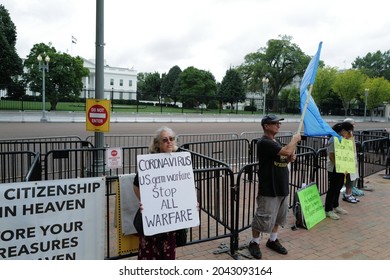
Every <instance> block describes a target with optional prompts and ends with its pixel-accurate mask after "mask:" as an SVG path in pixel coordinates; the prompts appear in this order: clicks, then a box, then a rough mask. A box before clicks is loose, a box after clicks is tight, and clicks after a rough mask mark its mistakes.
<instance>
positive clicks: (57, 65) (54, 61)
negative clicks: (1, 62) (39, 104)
mask: <svg viewBox="0 0 390 280" xmlns="http://www.w3.org/2000/svg"><path fill="white" fill-rule="evenodd" d="M38 55H41V56H43V59H45V57H46V56H49V57H50V62H49V71H47V73H46V75H45V84H46V85H45V93H46V98H47V100H48V101H49V102H50V110H56V106H57V103H58V101H59V100H61V99H76V98H77V97H79V96H80V93H81V91H82V88H83V83H82V78H83V77H87V76H88V74H89V70H88V69H87V68H85V67H84V66H83V64H84V61H83V59H82V58H81V57H72V56H70V55H68V54H66V53H58V52H57V51H56V49H55V48H54V47H52V46H51V44H49V45H46V44H44V43H40V44H35V45H34V46H33V48H32V49H31V51H30V54H29V55H28V56H27V59H26V60H25V61H24V67H25V68H26V69H27V71H26V72H25V73H24V75H23V78H24V81H25V83H26V85H29V87H30V89H31V90H32V91H35V92H41V93H42V78H43V77H42V71H41V70H40V69H39V64H38V61H37V57H38Z"/></svg>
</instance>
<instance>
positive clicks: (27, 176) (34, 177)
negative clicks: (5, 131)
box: [0, 151, 41, 183]
mask: <svg viewBox="0 0 390 280" xmlns="http://www.w3.org/2000/svg"><path fill="white" fill-rule="evenodd" d="M39 180H41V162H40V155H39V152H38V153H34V152H30V151H12V152H0V183H13V182H21V181H39Z"/></svg>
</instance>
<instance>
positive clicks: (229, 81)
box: [217, 68, 246, 108]
mask: <svg viewBox="0 0 390 280" xmlns="http://www.w3.org/2000/svg"><path fill="white" fill-rule="evenodd" d="M217 97H218V99H219V100H220V101H222V102H228V103H230V105H231V106H230V108H233V104H234V103H236V102H241V101H244V100H245V98H246V96H245V88H244V83H243V81H242V78H241V76H240V74H239V73H238V71H237V70H235V69H232V68H230V69H229V70H227V71H226V74H225V76H224V77H223V79H222V82H221V85H220V86H219V87H218V91H217Z"/></svg>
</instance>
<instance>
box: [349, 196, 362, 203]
mask: <svg viewBox="0 0 390 280" xmlns="http://www.w3.org/2000/svg"><path fill="white" fill-rule="evenodd" d="M351 196H352V198H353V199H355V200H356V202H359V201H360V199H359V198H357V197H355V196H353V195H351Z"/></svg>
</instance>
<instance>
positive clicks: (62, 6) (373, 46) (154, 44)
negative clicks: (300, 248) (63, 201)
mask: <svg viewBox="0 0 390 280" xmlns="http://www.w3.org/2000/svg"><path fill="white" fill-rule="evenodd" d="M2 2H3V3H2V4H3V5H4V6H5V8H6V9H7V10H8V11H9V12H10V16H11V19H12V21H13V22H14V24H15V25H16V28H17V35H18V37H17V38H18V40H17V51H18V54H19V56H21V57H25V56H26V55H28V53H29V52H30V49H31V48H32V46H33V45H34V44H36V43H41V42H43V43H46V44H47V43H49V42H51V43H52V44H53V46H54V47H55V48H56V49H57V50H58V51H62V52H68V53H71V54H72V55H80V56H82V57H85V58H87V59H89V58H92V59H93V58H95V41H96V1H92V0H84V1H76V0H56V1H50V0H41V1H34V0H18V1H14V0H3V1H2ZM382 6H383V3H382V1H380V0H371V1H370V2H369V3H367V2H366V1H363V0H356V1H353V2H350V1H337V0H328V1H315V2H313V1H312V0H297V1H290V0H197V1H189V0H186V1H183V0H181V1H180V0H165V1H160V0H143V1H128V0H110V1H104V8H105V9H104V16H105V17H104V41H105V48H104V54H105V59H106V61H107V63H108V64H109V65H112V66H118V67H129V68H131V67H134V69H136V70H137V71H139V72H155V71H157V72H159V73H167V72H168V71H169V69H170V68H171V67H173V66H175V65H178V66H179V67H180V68H181V69H182V70H184V69H185V68H187V67H190V66H194V67H196V68H199V69H203V70H208V71H210V72H211V73H212V74H213V75H214V76H215V77H216V79H217V81H221V80H222V78H223V76H224V75H225V73H226V70H228V69H229V67H232V66H238V65H240V64H241V63H243V62H244V57H245V55H246V54H248V53H251V52H255V51H257V50H258V49H260V48H262V47H265V46H266V43H267V41H268V40H269V39H276V38H278V36H279V35H289V36H292V37H293V43H295V44H297V45H298V46H299V47H300V48H301V49H302V51H303V52H305V53H306V54H308V55H313V54H314V53H315V52H316V49H317V46H318V43H319V42H320V41H323V48H322V52H321V60H323V61H325V64H327V65H330V66H335V67H339V68H344V67H347V68H349V67H350V65H351V63H352V62H353V61H354V59H355V58H356V57H358V56H360V57H363V56H365V55H366V54H367V53H368V52H375V51H377V50H381V51H386V50H388V49H389V45H390V35H388V32H387V31H388V30H389V27H390V18H389V17H388V15H387V10H386V9H383V8H381V7H382ZM72 35H73V36H74V37H76V38H77V44H72V43H71V36H72Z"/></svg>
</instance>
